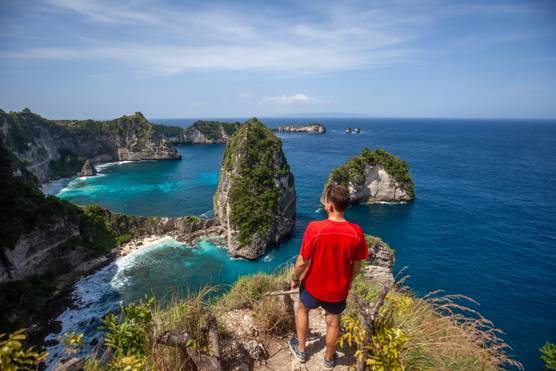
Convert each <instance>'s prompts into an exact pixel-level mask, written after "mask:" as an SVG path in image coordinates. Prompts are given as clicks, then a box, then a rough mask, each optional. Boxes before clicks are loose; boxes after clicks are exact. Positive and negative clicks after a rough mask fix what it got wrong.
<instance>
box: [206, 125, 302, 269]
mask: <svg viewBox="0 0 556 371" xmlns="http://www.w3.org/2000/svg"><path fill="white" fill-rule="evenodd" d="M295 201H296V195H295V186H294V177H293V174H292V173H291V171H290V169H289V165H288V162H287V160H286V157H285V156H284V153H283V151H282V142H281V141H280V139H278V138H277V137H276V136H275V135H274V134H273V133H272V131H271V130H270V129H268V128H266V127H265V126H264V125H263V124H262V123H261V122H260V121H258V120H257V119H251V120H249V121H247V122H246V123H245V124H243V125H242V126H241V127H240V129H238V130H237V131H236V132H235V133H234V135H233V136H232V137H231V138H230V140H229V141H228V145H227V146H226V150H225V153H224V160H223V163H222V168H221V171H220V178H219V182H218V190H217V192H216V194H215V196H214V213H215V217H216V219H217V220H218V222H219V223H220V224H221V225H222V227H223V228H224V230H225V233H226V240H227V242H226V247H227V249H228V250H229V252H230V254H231V255H232V256H237V257H244V258H247V259H255V258H258V257H260V256H262V255H264V254H265V252H266V251H267V249H268V248H269V247H271V246H274V245H277V244H279V243H281V242H282V241H284V240H285V239H286V238H288V237H289V236H290V235H291V233H292V231H293V227H294V225H295V211H296V210H295Z"/></svg>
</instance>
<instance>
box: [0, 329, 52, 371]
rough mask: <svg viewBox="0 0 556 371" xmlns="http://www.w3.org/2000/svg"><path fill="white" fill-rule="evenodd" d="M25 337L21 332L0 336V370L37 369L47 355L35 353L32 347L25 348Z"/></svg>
mask: <svg viewBox="0 0 556 371" xmlns="http://www.w3.org/2000/svg"><path fill="white" fill-rule="evenodd" d="M26 338H27V337H26V336H25V334H24V332H23V330H19V331H16V332H14V333H11V334H9V335H6V334H0V370H3V371H16V370H32V369H38V367H39V364H40V363H41V362H42V361H44V360H45V358H46V356H47V355H48V353H46V352H43V353H37V352H35V351H34V350H33V347H30V348H25V347H24V345H23V342H24V341H25V339H26Z"/></svg>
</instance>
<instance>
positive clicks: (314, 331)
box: [254, 295, 354, 371]
mask: <svg viewBox="0 0 556 371" xmlns="http://www.w3.org/2000/svg"><path fill="white" fill-rule="evenodd" d="M293 296H294V297H295V298H294V306H295V307H296V308H297V295H293ZM324 316H325V312H324V310H323V309H321V308H319V309H317V310H312V311H311V312H310V314H309V328H310V330H309V337H308V342H307V352H308V354H309V360H308V361H307V362H306V363H304V364H303V363H300V362H298V361H297V359H295V358H294V357H293V355H292V354H291V352H290V349H289V347H288V341H289V337H287V338H283V339H279V338H274V339H272V341H271V342H270V344H269V345H268V353H269V359H268V360H267V363H266V365H255V367H254V370H265V371H267V370H292V371H293V370H295V371H306V370H311V371H312V370H322V369H323V367H322V360H323V358H324V352H325V336H326V322H325V317H324ZM292 334H293V329H292ZM290 336H291V335H290ZM337 353H338V361H337V363H336V368H335V370H348V369H349V366H350V365H352V364H353V363H354V358H353V354H346V353H345V352H344V350H343V349H338V351H337Z"/></svg>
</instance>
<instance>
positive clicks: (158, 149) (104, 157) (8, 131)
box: [0, 109, 181, 183]
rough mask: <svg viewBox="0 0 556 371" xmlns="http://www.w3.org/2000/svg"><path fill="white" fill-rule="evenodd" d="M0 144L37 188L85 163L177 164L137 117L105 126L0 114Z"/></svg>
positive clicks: (25, 112)
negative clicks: (32, 177) (37, 183)
mask: <svg viewBox="0 0 556 371" xmlns="http://www.w3.org/2000/svg"><path fill="white" fill-rule="evenodd" d="M0 139H1V141H2V142H3V143H4V144H5V145H6V147H8V149H9V150H10V151H12V152H13V153H14V154H15V155H16V156H17V157H18V158H19V159H20V160H21V161H22V162H23V163H24V164H25V165H26V166H27V168H28V170H29V171H31V172H32V173H33V174H34V175H35V176H36V177H37V178H38V180H39V181H40V182H41V183H42V182H45V181H48V180H51V179H56V178H60V177H67V176H73V175H76V173H77V172H79V171H80V170H81V168H82V166H83V164H84V163H85V161H86V160H90V161H91V162H92V163H93V164H96V163H100V162H109V161H124V160H126V161H135V160H163V159H180V158H181V156H180V155H179V154H178V153H177V151H176V149H175V148H174V146H173V145H172V144H171V143H170V142H169V141H168V139H167V138H166V137H165V136H164V135H161V134H160V133H157V132H156V130H155V128H154V126H153V125H152V124H151V123H149V122H148V121H147V119H146V118H145V117H144V116H143V115H142V114H141V113H140V112H136V113H134V114H132V115H127V116H122V117H120V118H117V119H114V120H110V121H93V120H48V119H45V118H43V117H41V116H39V115H37V114H35V113H33V112H31V111H30V110H29V109H24V110H23V111H21V112H9V113H6V112H4V111H2V110H0Z"/></svg>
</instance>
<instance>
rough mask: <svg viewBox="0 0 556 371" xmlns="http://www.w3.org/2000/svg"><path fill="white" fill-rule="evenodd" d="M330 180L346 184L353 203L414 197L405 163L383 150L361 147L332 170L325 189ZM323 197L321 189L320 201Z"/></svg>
mask: <svg viewBox="0 0 556 371" xmlns="http://www.w3.org/2000/svg"><path fill="white" fill-rule="evenodd" d="M330 183H336V184H341V185H344V186H346V187H348V189H349V192H350V196H351V203H352V204H356V203H360V202H403V201H410V200H413V199H414V198H415V193H414V185H413V180H412V179H411V175H410V174H409V168H408V166H407V163H406V162H405V161H402V160H401V159H399V158H398V157H396V156H394V155H393V154H391V153H389V152H387V151H385V150H383V149H377V150H375V151H371V150H369V149H368V148H364V149H363V151H362V152H361V154H359V155H358V156H355V157H352V158H350V159H349V160H348V161H347V162H346V163H345V164H343V165H342V166H340V167H337V168H336V169H334V170H332V172H331V173H330V176H329V177H328V181H327V182H326V185H325V188H326V186H327V185H328V184H330ZM323 197H324V192H323V195H322V197H321V202H322V201H323Z"/></svg>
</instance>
